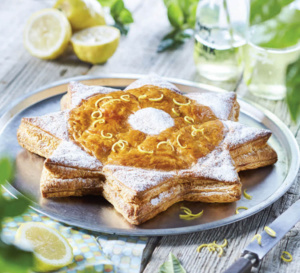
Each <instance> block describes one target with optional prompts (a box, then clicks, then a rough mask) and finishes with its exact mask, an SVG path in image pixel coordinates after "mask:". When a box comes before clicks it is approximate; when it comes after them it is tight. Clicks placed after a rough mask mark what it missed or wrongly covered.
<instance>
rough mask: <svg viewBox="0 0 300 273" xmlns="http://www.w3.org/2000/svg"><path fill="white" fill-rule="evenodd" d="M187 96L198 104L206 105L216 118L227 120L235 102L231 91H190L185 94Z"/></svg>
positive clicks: (234, 96)
mask: <svg viewBox="0 0 300 273" xmlns="http://www.w3.org/2000/svg"><path fill="white" fill-rule="evenodd" d="M186 96H187V97H188V98H190V99H192V100H195V101H196V102H198V103H199V104H202V105H206V106H208V107H209V108H210V109H211V110H212V111H213V112H214V114H215V115H216V117H217V118H219V119H223V120H227V119H228V118H229V115H230V111H231V109H232V107H233V104H234V102H235V98H236V95H235V93H233V92H228V93H217V92H209V93H208V92H207V93H191V94H187V95H186Z"/></svg>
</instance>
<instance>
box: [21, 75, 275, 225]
mask: <svg viewBox="0 0 300 273" xmlns="http://www.w3.org/2000/svg"><path fill="white" fill-rule="evenodd" d="M61 108H62V111H61V112H58V113H53V114H49V115H46V116H42V117H36V118H23V119H22V122H21V125H20V128H19V130H18V141H19V143H20V145H21V146H22V147H24V148H25V149H27V150H29V151H31V152H33V153H36V154H38V155H40V156H43V157H45V158H46V160H45V163H44V168H43V172H42V178H41V192H42V195H43V196H44V197H64V196H74V195H75V196H81V195H85V194H96V195H103V196H104V197H105V198H106V199H107V200H108V201H109V202H110V203H112V204H113V205H114V207H115V209H116V210H117V211H119V212H120V213H121V214H122V215H123V216H124V217H125V218H126V219H127V220H128V221H129V222H130V223H132V224H135V225H139V224H141V223H143V222H145V221H147V220H149V219H151V218H153V217H154V216H155V215H157V214H158V213H160V212H162V211H164V210H166V209H167V208H168V207H170V206H171V205H173V204H174V203H176V202H179V201H182V200H187V201H201V202H211V203H213V202H219V203H225V202H234V201H237V200H239V199H240V196H241V183H240V180H239V176H238V172H239V171H241V170H248V169H255V168H259V167H263V166H267V165H270V164H273V163H275V162H276V161H277V154H276V152H275V151H274V150H273V149H272V148H271V147H270V146H269V145H268V144H267V141H268V139H269V137H270V136H271V132H270V131H269V130H262V129H257V128H252V127H248V126H245V125H242V124H240V123H238V122H236V121H237V120H238V116H239V105H238V103H237V101H236V96H235V94H234V93H211V92H210V93H192V94H188V95H186V96H184V95H183V94H182V93H181V92H180V90H179V89H178V88H177V87H176V86H174V85H172V84H171V83H168V82H165V81H163V80H162V79H161V78H159V77H157V76H148V77H146V78H144V79H141V80H138V81H136V82H134V83H132V84H131V85H130V86H128V87H127V88H126V89H125V90H124V91H121V90H115V89H111V88H105V87H101V86H86V85H83V84H81V83H77V82H72V83H70V85H69V88H68V92H67V95H65V96H64V97H63V98H62V100H61Z"/></svg>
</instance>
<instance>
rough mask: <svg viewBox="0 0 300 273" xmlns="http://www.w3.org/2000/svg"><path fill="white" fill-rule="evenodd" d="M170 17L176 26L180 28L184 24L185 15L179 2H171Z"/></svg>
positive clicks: (169, 7) (172, 23)
mask: <svg viewBox="0 0 300 273" xmlns="http://www.w3.org/2000/svg"><path fill="white" fill-rule="evenodd" d="M168 18H169V21H170V23H171V25H172V26H173V27H175V28H180V27H181V26H182V25H183V23H184V15H183V12H182V10H181V8H180V6H179V5H178V4H176V3H171V4H170V5H169V6H168Z"/></svg>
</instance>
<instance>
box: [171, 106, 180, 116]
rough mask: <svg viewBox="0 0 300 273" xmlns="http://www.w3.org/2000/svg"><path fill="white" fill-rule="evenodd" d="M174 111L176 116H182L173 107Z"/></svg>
mask: <svg viewBox="0 0 300 273" xmlns="http://www.w3.org/2000/svg"><path fill="white" fill-rule="evenodd" d="M172 112H173V113H174V114H175V115H176V116H178V117H179V116H180V114H179V113H177V112H176V110H175V108H172Z"/></svg>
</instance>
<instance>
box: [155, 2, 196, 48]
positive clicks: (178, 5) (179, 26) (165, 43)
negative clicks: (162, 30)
mask: <svg viewBox="0 0 300 273" xmlns="http://www.w3.org/2000/svg"><path fill="white" fill-rule="evenodd" d="M164 4H165V6H166V8H167V15H168V19H169V22H170V24H171V25H172V26H173V30H172V31H171V32H170V33H168V34H167V35H165V36H164V37H163V39H162V40H161V42H160V44H159V45H158V48H157V51H158V52H162V51H165V50H168V49H175V48H177V47H179V46H180V45H182V44H183V43H184V42H185V41H186V40H188V39H190V38H191V37H192V36H193V33H194V26H195V22H196V10H197V4H198V0H164Z"/></svg>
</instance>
